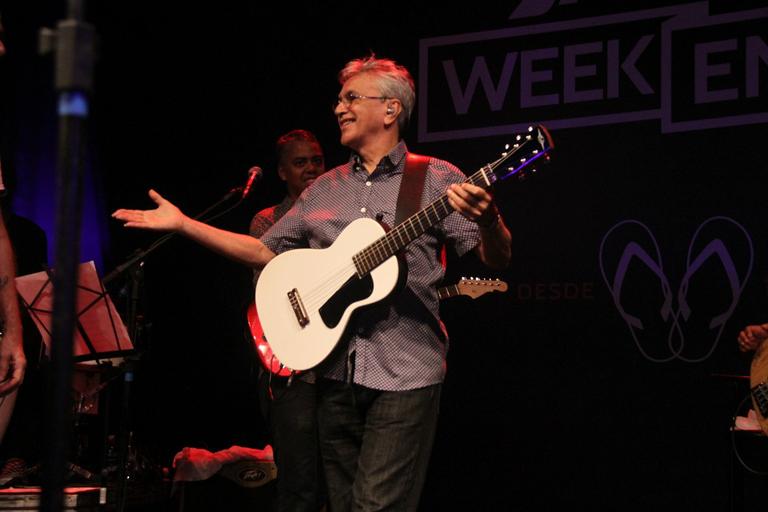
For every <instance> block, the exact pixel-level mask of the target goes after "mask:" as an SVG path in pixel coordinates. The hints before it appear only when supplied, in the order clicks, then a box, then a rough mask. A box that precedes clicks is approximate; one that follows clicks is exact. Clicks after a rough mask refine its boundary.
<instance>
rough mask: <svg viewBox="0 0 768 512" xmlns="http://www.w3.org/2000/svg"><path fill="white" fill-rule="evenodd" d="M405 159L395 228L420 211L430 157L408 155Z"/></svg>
mask: <svg viewBox="0 0 768 512" xmlns="http://www.w3.org/2000/svg"><path fill="white" fill-rule="evenodd" d="M405 158H406V160H405V169H403V180H402V181H401V182H400V192H399V194H398V196H397V210H395V226H397V225H398V224H400V223H401V222H403V221H404V220H405V219H407V218H408V217H410V216H411V215H413V214H414V213H416V212H417V211H419V203H420V202H421V194H422V192H423V190H424V178H425V177H426V175H427V165H428V164H429V157H428V156H423V155H417V154H415V153H408V154H407V155H405ZM392 227H394V226H392Z"/></svg>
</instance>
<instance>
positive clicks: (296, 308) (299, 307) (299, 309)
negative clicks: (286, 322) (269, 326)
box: [288, 288, 309, 327]
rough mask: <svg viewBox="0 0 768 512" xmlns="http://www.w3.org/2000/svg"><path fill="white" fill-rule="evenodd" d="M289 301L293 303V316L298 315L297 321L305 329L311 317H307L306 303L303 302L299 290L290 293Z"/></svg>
mask: <svg viewBox="0 0 768 512" xmlns="http://www.w3.org/2000/svg"><path fill="white" fill-rule="evenodd" d="M288 300H289V301H291V307H292V308H293V314H294V315H296V321H297V322H299V326H301V327H305V326H306V325H307V324H308V323H309V315H307V310H306V308H305V307H304V303H303V302H302V301H301V296H300V295H299V290H297V289H296V288H294V289H293V290H291V291H289V292H288Z"/></svg>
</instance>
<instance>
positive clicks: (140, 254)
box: [102, 187, 246, 511]
mask: <svg viewBox="0 0 768 512" xmlns="http://www.w3.org/2000/svg"><path fill="white" fill-rule="evenodd" d="M244 189H245V187H235V188H233V189H232V190H230V191H229V192H227V193H226V194H225V195H224V196H223V197H222V198H221V199H219V200H218V201H216V202H215V203H213V204H212V205H211V206H209V207H208V208H206V209H205V210H203V211H202V212H201V213H199V214H198V215H196V216H195V217H193V218H194V219H195V220H200V221H205V220H209V221H210V220H213V219H215V218H218V217H220V216H222V215H224V214H225V213H227V212H229V211H231V210H233V209H235V208H237V207H238V206H240V204H241V203H242V202H243V200H244V199H245V197H246V195H245V194H244ZM237 195H239V196H240V198H239V199H238V200H237V202H236V203H235V204H233V205H232V206H230V207H229V208H228V209H226V210H224V211H223V212H221V213H219V214H218V215H215V216H212V217H211V218H209V219H206V216H207V215H208V214H210V213H211V212H212V211H214V210H215V209H217V208H218V207H219V206H221V205H222V204H224V203H226V202H227V201H229V200H231V199H232V198H233V197H235V196H237ZM174 236H176V233H168V234H166V235H163V236H162V237H160V238H158V239H157V240H155V241H154V242H153V243H152V244H150V246H149V247H147V248H146V249H137V250H136V251H135V252H134V253H133V255H132V256H131V257H130V258H128V259H127V260H126V261H125V262H124V263H121V264H120V265H118V266H117V267H115V269H114V270H112V271H111V272H110V273H108V274H107V275H106V276H104V278H103V279H102V283H103V284H104V285H105V286H106V285H108V284H109V283H110V282H112V281H114V280H115V279H116V278H117V277H119V276H121V275H122V274H124V273H126V272H127V273H128V274H129V276H130V285H129V300H128V304H127V306H126V318H125V323H126V326H127V328H128V334H129V338H130V339H131V340H132V341H133V346H134V348H137V347H143V345H144V343H143V340H142V338H143V336H144V325H143V320H144V318H143V316H142V315H141V314H140V313H139V304H140V297H141V290H142V288H143V283H144V260H145V259H146V258H147V256H149V255H150V254H152V253H153V252H154V251H156V250H157V249H158V248H160V247H161V246H162V245H164V244H165V243H166V242H168V241H169V240H170V239H171V238H173V237H174ZM137 352H138V355H137V356H134V357H130V356H129V357H126V358H125V359H124V364H123V399H122V401H123V406H122V420H121V421H120V432H119V434H118V440H117V442H118V457H119V458H118V466H117V469H118V477H117V480H118V486H117V496H116V499H115V503H116V504H117V508H116V510H117V511H123V510H124V509H125V504H126V499H127V494H128V492H127V491H128V482H129V480H131V479H132V478H133V475H131V471H130V470H129V467H128V466H129V464H130V463H131V462H132V461H131V452H132V451H133V450H134V449H135V446H133V444H134V443H133V431H132V421H133V414H132V409H131V404H130V401H131V387H132V386H131V383H132V382H133V377H134V369H135V366H136V361H138V359H139V358H140V357H141V351H140V350H139V351H137Z"/></svg>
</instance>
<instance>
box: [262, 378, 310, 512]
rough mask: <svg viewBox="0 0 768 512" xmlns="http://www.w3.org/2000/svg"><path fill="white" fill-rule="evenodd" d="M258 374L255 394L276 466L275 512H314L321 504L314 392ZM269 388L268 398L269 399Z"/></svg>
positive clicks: (300, 384)
mask: <svg viewBox="0 0 768 512" xmlns="http://www.w3.org/2000/svg"><path fill="white" fill-rule="evenodd" d="M286 383H287V379H285V378H281V377H273V378H272V380H271V383H270V382H269V375H268V374H267V373H266V372H262V375H261V376H260V377H259V394H260V399H261V405H262V412H263V414H264V416H265V418H266V419H267V421H268V423H269V428H270V433H271V436H272V448H273V449H274V452H275V465H277V506H276V507H275V508H276V510H278V511H281V512H282V511H285V512H301V511H306V512H317V511H318V510H320V508H321V507H322V504H323V501H324V496H325V492H324V481H323V478H322V470H321V464H320V450H319V447H318V441H317V388H316V386H315V385H314V384H308V383H306V382H304V381H302V380H299V379H298V378H294V379H293V382H292V383H291V385H290V386H286ZM270 384H271V388H272V397H271V398H270V396H269V389H268V388H269V386H270Z"/></svg>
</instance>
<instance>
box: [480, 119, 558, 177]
mask: <svg viewBox="0 0 768 512" xmlns="http://www.w3.org/2000/svg"><path fill="white" fill-rule="evenodd" d="M554 147H555V143H554V142H553V141H552V136H551V135H550V134H549V131H548V130H547V129H546V128H545V127H544V126H543V125H540V124H537V125H531V126H529V127H528V131H527V132H525V133H522V134H518V135H516V136H515V141H514V142H513V143H512V144H507V145H506V147H505V148H504V152H503V153H502V154H501V157H500V158H499V159H498V160H496V161H495V162H492V163H490V164H488V165H487V166H485V167H484V168H483V169H481V170H485V171H492V173H493V178H491V176H489V174H490V173H487V172H486V176H487V177H488V178H490V181H491V182H493V181H496V180H497V179H500V180H505V179H507V178H510V177H513V176H514V177H515V178H517V179H518V180H520V181H522V180H525V179H527V178H529V177H530V176H531V175H532V174H534V173H535V172H536V171H537V170H538V168H537V165H538V164H539V163H540V162H541V161H548V160H549V152H550V151H552V149H554Z"/></svg>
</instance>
